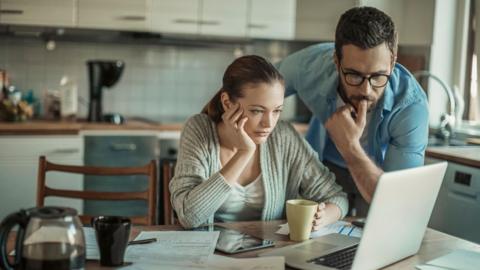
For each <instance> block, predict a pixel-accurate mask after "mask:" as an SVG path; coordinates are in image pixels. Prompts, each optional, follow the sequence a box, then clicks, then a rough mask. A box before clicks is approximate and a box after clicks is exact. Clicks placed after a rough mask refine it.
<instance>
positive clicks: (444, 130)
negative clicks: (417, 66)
mask: <svg viewBox="0 0 480 270" xmlns="http://www.w3.org/2000/svg"><path fill="white" fill-rule="evenodd" d="M413 76H415V78H416V79H417V81H418V80H419V79H420V78H423V77H426V78H432V79H433V80H435V81H436V82H438V83H439V84H440V86H441V87H442V89H443V90H444V92H445V93H446V94H447V97H448V103H449V105H450V106H449V111H448V113H443V114H442V115H441V116H440V128H439V129H438V132H437V134H436V136H437V137H440V138H441V139H442V140H444V142H449V141H450V139H451V138H452V137H453V136H454V131H453V126H454V125H455V122H456V103H455V96H454V92H453V90H452V89H451V88H450V87H449V86H448V85H447V84H446V83H445V82H444V81H442V80H441V79H440V78H439V77H437V76H435V75H434V74H432V73H430V71H427V70H420V71H416V72H415V73H413Z"/></svg>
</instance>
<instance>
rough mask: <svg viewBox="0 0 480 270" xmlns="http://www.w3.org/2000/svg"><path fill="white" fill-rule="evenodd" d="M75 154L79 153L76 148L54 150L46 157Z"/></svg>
mask: <svg viewBox="0 0 480 270" xmlns="http://www.w3.org/2000/svg"><path fill="white" fill-rule="evenodd" d="M75 153H80V149H78V148H64V149H55V150H52V151H50V152H48V153H47V155H52V154H63V155H65V154H75Z"/></svg>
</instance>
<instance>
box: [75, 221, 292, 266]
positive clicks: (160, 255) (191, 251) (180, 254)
mask: <svg viewBox="0 0 480 270" xmlns="http://www.w3.org/2000/svg"><path fill="white" fill-rule="evenodd" d="M84 231H85V236H86V241H87V258H88V259H99V253H98V247H97V242H96V240H95V232H94V230H93V229H92V228H84ZM218 236H219V232H218V231H214V232H205V231H148V232H145V231H144V232H141V233H140V234H139V235H138V236H137V238H135V240H142V239H147V238H156V239H157V241H156V242H153V243H150V244H142V245H132V246H128V248H127V251H126V254H125V261H126V262H129V263H131V264H130V265H128V266H126V267H122V269H125V270H127V269H128V270H133V269H135V270H150V269H152V270H153V269H156V270H158V269H169V270H177V269H178V270H180V269H185V270H193V269H213V270H243V269H246V270H283V269H285V260H284V258H283V257H259V258H247V259H235V258H229V257H224V256H219V255H214V254H213V252H214V250H215V245H216V244H217V240H218Z"/></svg>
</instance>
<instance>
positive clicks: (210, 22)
mask: <svg viewBox="0 0 480 270" xmlns="http://www.w3.org/2000/svg"><path fill="white" fill-rule="evenodd" d="M200 24H201V25H219V24H220V22H219V21H200Z"/></svg>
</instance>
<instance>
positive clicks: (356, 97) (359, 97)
mask: <svg viewBox="0 0 480 270" xmlns="http://www.w3.org/2000/svg"><path fill="white" fill-rule="evenodd" d="M337 93H338V95H339V96H340V98H341V99H342V100H343V103H345V104H350V105H351V106H352V107H353V108H355V111H358V108H357V106H356V105H355V104H354V101H358V103H360V101H362V100H366V101H367V102H370V103H371V105H370V106H368V108H367V112H370V111H372V109H373V108H374V107H375V105H376V104H375V99H374V98H373V97H371V96H362V95H354V96H351V97H350V98H349V97H348V96H347V92H346V91H345V88H344V87H343V85H342V84H341V83H340V84H339V85H338V88H337Z"/></svg>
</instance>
